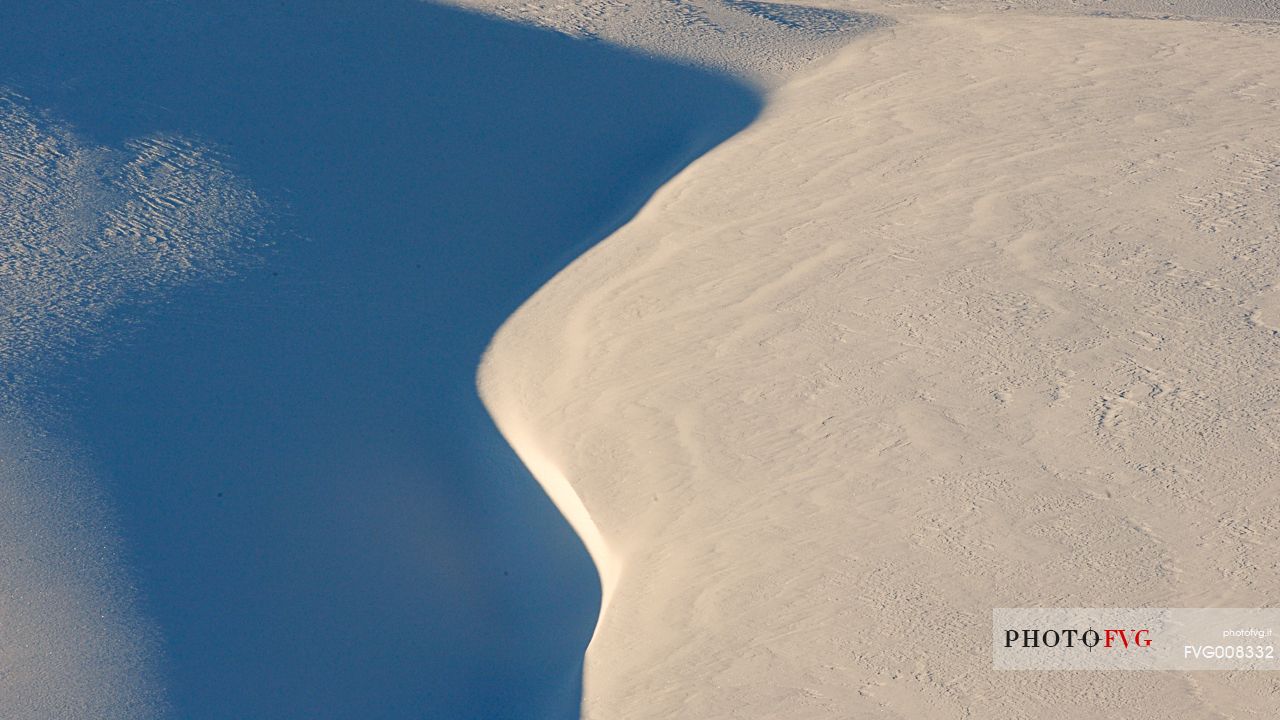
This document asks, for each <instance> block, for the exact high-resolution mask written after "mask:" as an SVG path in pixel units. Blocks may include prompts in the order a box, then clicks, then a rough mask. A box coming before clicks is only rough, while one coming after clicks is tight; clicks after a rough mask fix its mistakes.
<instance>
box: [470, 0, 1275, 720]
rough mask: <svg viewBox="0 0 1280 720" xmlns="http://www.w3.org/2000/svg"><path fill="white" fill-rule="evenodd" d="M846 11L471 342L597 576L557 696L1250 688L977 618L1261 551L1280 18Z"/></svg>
mask: <svg viewBox="0 0 1280 720" xmlns="http://www.w3.org/2000/svg"><path fill="white" fill-rule="evenodd" d="M875 11H876V13H877V14H879V15H882V16H883V15H887V16H890V17H892V18H893V19H894V24H893V25H892V27H884V28H881V29H879V30H877V31H876V32H874V33H872V34H870V35H868V36H865V37H861V38H858V39H854V40H853V41H852V42H850V43H849V45H848V46H847V47H846V48H845V49H844V50H842V51H841V52H840V53H839V54H838V55H837V56H836V57H835V58H834V59H831V60H829V61H827V62H825V63H823V64H822V65H821V66H820V67H816V68H814V69H811V70H809V71H807V72H802V73H801V74H799V75H798V76H796V77H795V78H794V79H793V80H791V81H790V82H788V83H785V84H783V86H782V87H780V88H779V89H778V90H776V91H775V92H774V93H773V94H772V95H771V96H770V98H769V103H768V105H767V108H766V110H765V113H764V115H763V116H762V117H761V119H760V120H759V121H757V122H756V123H755V124H754V125H753V126H752V127H750V128H749V129H747V130H746V131H744V132H743V133H741V134H739V135H738V136H736V137H735V138H733V139H732V140H730V141H729V142H727V143H725V144H724V145H723V146H721V147H719V148H717V149H716V150H714V151H713V152H712V153H710V154H709V155H707V156H705V157H703V158H702V159H700V160H698V161H697V162H696V163H694V164H693V165H692V166H691V167H690V168H689V169H688V170H686V171H685V172H684V173H682V174H681V175H680V176H679V177H678V178H676V179H675V180H674V181H672V182H671V183H669V184H667V185H666V186H664V187H663V188H662V190H661V191H659V192H658V193H657V195H656V196H655V197H654V199H653V200H652V201H651V202H650V203H649V205H648V206H647V207H646V208H645V209H644V210H643V211H642V212H641V213H640V215H639V216H638V217H637V218H636V219H635V220H634V221H632V222H631V223H630V224H628V225H627V226H626V227H625V228H623V229H622V230H621V231H619V232H618V233H616V234H614V235H613V236H611V237H610V238H608V239H607V240H605V241H604V242H603V243H601V244H600V245H598V246H597V247H595V248H593V249H592V250H591V251H589V252H588V253H586V254H585V255H584V257H582V258H581V259H579V260H578V261H577V262H575V263H574V264H573V265H571V266H570V267H569V268H568V269H567V270H565V271H564V272H562V273H561V274H560V275H559V276H557V277H556V278H555V279H554V280H553V281H552V282H551V283H549V284H548V285H546V286H545V287H544V288H543V289H542V290H540V291H539V293H538V294H537V295H536V296H535V297H534V298H533V299H532V300H531V301H530V302H529V303H528V304H526V305H525V306H524V307H523V308H522V309H521V310H520V312H518V313H517V314H516V315H515V316H514V317H513V318H512V319H511V320H510V321H509V322H508V323H507V324H506V326H504V328H503V330H502V331H501V332H500V333H499V335H498V337H497V339H496V340H495V342H494V344H493V346H492V348H491V349H490V352H489V354H488V355H487V357H486V362H485V365H484V366H483V368H482V391H483V395H484V397H485V399H486V403H487V404H488V406H489V407H490V409H491V411H492V412H493V413H494V415H495V417H496V418H497V420H498V422H499V425H500V427H501V428H502V429H503V430H504V432H505V433H506V434H507V436H508V437H509V438H510V439H511V440H512V442H513V443H514V444H515V446H516V448H517V450H518V451H519V452H520V453H521V455H522V456H528V457H531V458H536V461H537V462H536V463H531V465H530V467H532V468H534V470H535V472H536V473H538V474H539V475H540V476H548V485H549V488H551V490H552V492H553V494H555V493H560V494H564V493H565V487H566V486H568V487H571V488H572V489H573V490H574V491H576V492H575V494H576V496H577V499H576V502H578V503H580V504H581V507H582V508H583V515H585V516H586V517H588V518H589V520H590V524H589V526H588V531H587V533H586V535H587V536H588V537H590V538H591V539H592V543H591V544H592V546H593V549H594V550H595V553H596V555H597V557H598V561H599V562H600V563H601V564H602V567H603V570H602V574H603V576H604V577H605V579H606V582H608V583H609V584H610V586H609V587H607V588H606V595H607V597H608V598H609V603H608V605H607V607H606V609H605V612H604V615H603V617H602V621H601V625H600V627H599V629H598V630H597V633H596V635H595V638H594V640H593V643H592V646H591V648H590V650H589V651H588V655H587V658H588V662H587V666H586V691H585V705H584V707H585V712H584V716H585V717H590V718H598V719H605V718H670V717H698V718H731V717H732V718H745V717H760V718H764V717H771V718H776V717H786V718H845V717H902V718H921V717H981V718H1027V717H1050V716H1062V717H1125V718H1161V717H1261V716H1265V715H1267V714H1269V713H1271V712H1274V710H1275V708H1276V707H1277V704H1276V702H1277V701H1276V691H1277V690H1276V688H1277V686H1276V680H1275V679H1274V677H1272V675H1271V674H1270V673H1261V672H1259V673H1243V674H1234V675H1232V674H1225V673H1216V674H1215V673H1199V674H1195V673H1163V674H1149V673H1114V672H1113V673H1041V674H1031V673H999V672H995V671H993V670H992V664H991V657H990V652H991V651H990V622H991V609H992V608H993V607H1020V606H1066V607H1076V606H1087V607H1099V606H1101V607H1129V606H1155V607H1181V606H1190V607H1261V606H1266V605H1269V604H1271V603H1273V602H1274V599H1275V597H1276V593H1277V591H1280V581H1278V580H1277V575H1276V572H1275V571H1276V568H1277V567H1280V550H1277V546H1276V544H1275V542H1274V532H1275V529H1276V528H1277V527H1280V489H1278V488H1277V486H1276V474H1275V468H1276V466H1277V461H1278V460H1280V452H1278V451H1280V446H1278V445H1277V443H1276V437H1277V436H1278V434H1280V415H1277V413H1276V407H1277V403H1278V402H1280V394H1278V393H1280V390H1277V388H1278V387H1280V384H1278V383H1277V380H1280V373H1278V367H1277V358H1280V352H1278V351H1280V323H1278V322H1277V318H1280V314H1278V313H1277V307H1278V306H1280V303H1278V302H1277V297H1278V296H1280V295H1278V293H1277V289H1276V286H1277V281H1278V277H1280V274H1278V272H1277V270H1278V269H1280V244H1278V241H1280V237H1278V235H1280V194H1278V193H1277V190H1278V189H1280V65H1277V64H1276V63H1275V61H1274V59H1275V58H1276V57H1278V56H1280V26H1277V25H1274V24H1269V23H1260V22H1234V21H1231V22H1218V21H1213V22H1190V21H1167V20H1156V19H1115V18H1111V17H1079V16H1074V17H1073V16H1065V15H1058V16H1054V17H1049V16H1046V15H1043V14H1035V13H1027V12H1010V13H1003V14H999V15H997V14H957V13H953V12H937V11H934V10H931V9H918V8H914V7H911V8H907V7H902V8H898V9H896V10H895V9H892V8H876V9H875Z"/></svg>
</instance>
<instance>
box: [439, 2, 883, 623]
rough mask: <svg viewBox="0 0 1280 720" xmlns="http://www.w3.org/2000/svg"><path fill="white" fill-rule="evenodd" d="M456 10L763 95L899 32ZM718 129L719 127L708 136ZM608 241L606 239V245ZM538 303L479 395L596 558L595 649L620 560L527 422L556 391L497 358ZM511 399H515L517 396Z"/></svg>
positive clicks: (760, 10)
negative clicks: (712, 76) (646, 58)
mask: <svg viewBox="0 0 1280 720" xmlns="http://www.w3.org/2000/svg"><path fill="white" fill-rule="evenodd" d="M455 2H458V3H459V4H461V5H464V6H469V7H472V8H475V9H480V10H485V11H488V12H492V13H495V14H498V15H500V16H503V17H507V18H509V19H512V20H516V21H519V22H525V23H529V24H533V25H537V26H540V27H545V28H550V29H553V30H557V31H560V32H563V33H565V34H568V35H571V36H576V37H587V38H591V39H598V40H604V41H607V42H612V43H614V44H617V45H621V46H624V47H630V48H632V49H637V50H640V51H642V52H646V53H649V54H653V55H656V56H659V57H664V58H668V59H675V60H683V61H686V62H692V63H693V64H694V65H697V66H701V67H704V68H708V69H711V70H719V71H723V72H727V73H729V74H730V75H732V76H734V77H737V78H739V79H743V80H747V81H750V82H754V83H756V84H758V85H762V86H764V87H771V86H777V85H780V84H781V81H782V79H783V78H785V77H787V76H790V75H793V74H795V73H796V72H797V71H798V70H800V69H802V68H803V67H805V66H806V65H808V64H810V63H811V62H812V61H814V60H816V59H817V58H819V57H821V56H823V55H826V54H828V53H830V52H833V51H835V50H836V49H838V48H839V47H841V46H842V45H844V44H846V43H847V42H849V41H850V40H851V39H852V38H853V37H854V36H856V35H861V34H863V33H866V32H869V31H871V30H874V29H878V28H881V27H886V26H888V25H891V24H892V21H891V20H890V19H889V18H887V17H883V16H877V15H872V14H868V13H853V12H844V11H838V10H828V9H821V8H811V7H806V6H801V5H791V4H784V3H769V2H759V1H755V0H642V1H640V2H625V0H604V1H603V2H596V3H587V4H582V3H576V4H571V5H564V4H555V5H539V4H535V3H524V4H522V5H520V6H518V7H517V6H514V5H508V4H504V3H503V1H502V0H455ZM753 124H754V123H753ZM748 127H750V125H748ZM745 129H746V128H735V130H736V132H735V130H724V131H723V132H721V134H720V135H718V136H716V140H717V141H716V142H712V143H708V144H707V149H706V150H705V151H704V152H703V153H701V154H699V155H697V156H694V157H690V158H686V159H685V161H684V162H683V163H682V167H683V170H681V172H680V173H674V174H673V175H672V177H669V178H667V181H666V182H665V183H664V184H663V185H662V186H659V187H658V188H656V189H654V190H653V191H652V192H651V193H650V195H649V198H648V202H650V203H651V202H653V201H654V197H656V196H657V195H659V194H661V193H662V192H663V190H664V188H666V187H669V186H670V185H671V184H672V183H673V182H674V181H675V179H676V178H677V177H679V176H680V175H681V174H682V173H685V172H688V171H689V169H690V167H691V166H692V165H693V164H695V163H696V161H697V159H698V158H699V157H702V156H705V155H706V154H707V153H709V152H711V150H713V149H714V147H715V146H717V145H719V144H720V143H722V142H724V141H726V140H728V139H729V138H730V137H732V136H733V135H735V134H737V132H741V131H743V130H745ZM714 130H716V128H711V129H709V131H714ZM722 130H723V129H722ZM620 230H621V228H619V229H618V230H615V232H618V231H620ZM607 240H608V237H606V238H604V239H602V240H601V241H600V242H601V243H604V242H606V241H607ZM544 287H546V286H545V285H544ZM537 298H538V294H537V293H535V294H534V296H533V297H531V298H530V299H528V300H526V302H525V303H524V305H522V306H521V307H520V308H519V309H517V311H516V312H514V313H512V315H511V316H510V317H509V318H508V319H507V321H506V322H505V323H504V324H503V326H502V327H501V328H499V330H498V331H497V332H496V333H495V334H494V337H493V338H492V339H491V340H490V344H489V347H488V349H487V350H486V352H485V354H484V357H483V358H482V360H481V363H480V367H479V369H478V388H479V392H480V395H481V400H482V401H483V403H484V405H485V407H486V408H487V409H488V411H489V414H490V416H491V417H492V418H493V420H494V423H495V424H496V425H497V427H498V430H499V431H500V432H501V433H502V435H503V437H504V438H505V439H506V441H507V442H508V444H510V445H511V447H512V449H513V450H514V451H515V452H516V455H517V456H518V457H519V458H520V460H521V462H522V463H523V464H524V465H525V467H526V468H527V469H528V470H529V472H530V474H532V475H533V477H534V478H535V479H536V480H537V481H538V483H539V485H541V486H542V488H543V490H544V491H545V492H546V494H547V496H548V497H549V498H550V499H551V501H552V502H553V503H554V504H555V506H556V508H557V509H558V510H559V511H560V513H561V514H562V515H563V516H564V518H565V520H566V521H567V522H568V523H569V524H570V526H571V527H572V528H573V529H574V531H575V532H576V533H577V534H578V537H579V538H580V539H581V541H582V543H583V545H584V546H585V547H586V549H587V552H588V553H589V554H590V555H591V558H592V560H593V562H594V564H595V566H596V570H597V573H598V575H599V579H600V587H601V601H600V613H599V618H598V620H597V623H596V627H595V631H594V633H593V636H592V638H593V641H594V639H595V637H596V636H597V635H598V634H599V633H600V629H601V627H603V624H604V623H603V621H604V618H605V616H606V613H607V612H608V609H609V606H610V602H611V600H612V597H613V595H614V592H615V590H616V588H617V586H618V582H619V580H620V578H621V576H622V571H623V567H622V556H623V553H619V552H617V551H615V549H613V548H611V547H610V545H609V543H608V542H607V540H606V538H605V535H604V533H603V532H602V531H601V530H600V528H599V527H598V526H597V525H596V522H595V520H594V518H593V517H592V515H591V513H590V511H589V510H588V508H587V506H586V504H585V503H584V502H583V501H582V498H581V497H580V496H579V495H578V492H577V490H575V488H574V486H573V482H572V481H571V480H570V478H569V477H567V476H566V475H565V473H564V472H563V471H562V469H561V465H560V464H559V463H558V462H557V461H556V459H555V454H554V451H553V449H552V448H551V447H549V446H548V445H547V444H545V443H544V442H543V441H542V438H540V437H539V436H538V431H537V428H538V427H539V426H540V423H539V422H537V421H535V420H533V419H531V416H530V413H531V412H532V411H533V408H535V407H538V406H539V405H541V403H539V402H535V401H533V399H531V398H530V397H528V396H527V394H526V392H525V391H526V390H527V389H528V388H531V387H535V386H539V385H541V386H542V390H543V391H544V392H548V394H551V393H550V391H549V390H548V388H547V387H546V386H547V385H549V384H552V383H549V382H542V381H540V380H538V379H533V378H528V377H516V375H519V374H522V372H523V368H520V367H519V365H518V363H515V362H512V361H510V360H505V361H504V360H496V359H495V358H497V357H499V356H501V357H504V358H506V357H513V356H514V355H516V354H518V352H516V351H504V350H503V348H505V347H507V346H508V344H509V343H510V344H513V345H514V344H518V343H521V342H530V341H531V340H530V338H527V337H525V338H519V339H515V338H514V337H513V335H518V334H519V333H520V329H516V328H515V327H514V326H513V321H514V320H515V319H516V318H518V317H521V316H522V315H525V314H526V313H529V312H533V311H531V310H530V309H529V308H530V307H531V306H532V305H535V304H536V302H537ZM500 376H501V377H500ZM544 380H545V379H544ZM513 390H515V391H516V393H517V394H516V395H512V394H511V393H512V391H513ZM561 412H567V410H562V411H561Z"/></svg>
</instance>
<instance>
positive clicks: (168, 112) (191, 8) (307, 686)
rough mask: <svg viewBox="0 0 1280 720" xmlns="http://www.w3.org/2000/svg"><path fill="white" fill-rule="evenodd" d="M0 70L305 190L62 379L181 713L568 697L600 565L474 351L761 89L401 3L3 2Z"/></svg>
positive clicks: (472, 709) (43, 96) (491, 711)
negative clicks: (565, 515) (509, 432)
mask: <svg viewBox="0 0 1280 720" xmlns="http://www.w3.org/2000/svg"><path fill="white" fill-rule="evenodd" d="M0 83H2V84H7V85H10V86H12V87H14V88H16V89H17V90H18V91H19V92H22V93H23V94H25V95H26V96H27V97H29V98H31V101H32V103H33V104H34V105H35V106H38V107H44V108H48V109H49V110H50V111H51V112H53V113H55V114H56V116H58V117H60V118H65V119H67V120H68V121H69V122H70V123H71V124H72V126H73V127H74V129H75V130H76V131H77V132H78V133H80V134H81V135H82V136H84V137H86V138H88V139H91V140H93V141H95V142H98V143H101V144H105V145H109V146H120V145H122V144H123V143H124V142H125V141H127V140H128V139H130V138H135V137H140V136H144V135H148V134H151V133H155V132H162V133H173V134H178V135H183V136H187V137H196V138H199V139H201V140H203V141H207V142H210V143H212V144H214V145H215V146H217V147H219V148H221V149H222V150H223V151H224V152H225V153H226V154H227V156H228V161H227V162H228V164H229V165H230V166H231V167H232V168H233V169H234V170H235V171H236V172H237V173H238V174H239V175H240V176H241V177H242V178H244V179H246V180H247V182H248V183H250V184H251V185H252V186H253V188H254V189H255V191H257V192H258V193H259V194H260V195H261V196H263V197H264V198H266V199H267V200H268V201H272V202H274V204H275V206H276V207H277V208H283V213H282V217H279V218H277V219H276V221H275V222H274V223H273V224H272V225H271V227H272V228H273V229H272V230H271V231H270V233H269V234H270V237H266V238H264V241H269V242H271V243H272V244H273V245H274V248H273V249H272V250H270V251H268V252H265V253H264V255H265V258H266V260H265V262H264V263H263V264H262V266H260V267H256V268H254V269H252V270H250V271H247V272H246V273H245V274H244V275H242V276H241V277H238V278H235V279H233V280H230V281H227V282H221V283H216V284H210V285H205V286H197V287H193V288H187V289H185V290H181V291H179V292H177V293H176V294H174V295H173V296H172V297H170V298H169V300H168V301H167V302H166V303H164V304H163V305H161V306H157V307H153V308H150V309H149V310H148V312H146V314H145V321H144V322H142V323H141V324H140V325H138V327H136V328H134V329H132V330H130V331H129V332H128V333H124V334H120V337H119V340H118V341H117V342H114V343H109V344H107V345H106V350H105V351H104V352H103V353H101V354H99V355H98V356H96V357H93V358H81V359H80V360H78V361H76V362H73V363H71V364H70V365H68V366H67V367H64V368H62V369H61V370H60V371H59V376H58V377H57V378H54V379H53V381H51V387H52V388H54V389H53V390H51V391H50V393H51V395H52V396H53V397H55V398H56V401H57V402H58V403H59V408H60V410H61V412H63V413H65V414H66V416H67V417H69V418H70V423H69V427H68V428H67V429H66V430H67V432H69V433H71V434H72V437H73V439H74V440H76V441H77V442H79V443H81V444H82V445H83V446H84V447H85V448H86V449H87V450H88V452H89V453H90V460H91V461H92V462H93V463H94V464H95V465H96V467H97V468H98V470H99V471H100V473H101V475H102V476H103V478H105V482H107V483H108V485H109V490H110V494H111V497H112V499H113V501H114V503H115V506H116V509H117V510H118V512H119V515H120V521H121V524H122V528H123V531H124V534H125V538H126V541H127V542H128V544H129V547H130V551H131V553H132V560H133V563H134V565H135V566H136V568H137V570H138V577H139V578H140V581H141V583H142V592H143V594H144V596H145V598H146V609H147V610H148V611H149V612H150V613H151V614H152V615H153V616H154V617H155V619H156V620H157V621H158V622H159V624H160V626H161V628H162V630H163V632H164V635H165V642H166V646H165V650H166V655H167V665H166V667H165V668H164V672H165V678H166V680H167V682H168V686H169V698H170V702H171V704H172V707H171V708H170V710H169V713H168V715H169V716H170V717H172V718H175V719H180V720H201V719H205V718H223V719H228V720H230V719H235V720H269V719H288V720H296V719H301V718H308V719H318V718H353V719H356V718H358V719H359V720H376V719H379V718H543V717H548V718H574V717H577V714H578V713H577V709H578V702H579V694H580V677H581V658H582V651H583V649H584V647H585V645H586V642H587V640H588V638H589V637H590V634H591V631H592V628H593V624H594V621H595V615H596V612H597V609H598V603H599V588H598V581H597V579H596V577H595V571H594V568H593V567H592V566H591V564H590V560H589V558H588V557H587V555H586V553H585V552H584V550H583V549H582V547H581V545H580V543H579V542H578V540H577V538H576V537H575V536H574V535H573V534H572V531H571V530H570V529H569V528H568V526H567V525H566V524H565V523H564V521H563V520H562V519H561V518H560V517H559V515H558V514H557V513H556V511H555V509H554V508H553V506H552V505H551V504H550V502H549V501H548V500H547V499H546V498H545V497H544V496H543V494H542V492H541V490H540V489H539V488H538V486H537V485H536V483H535V482H534V480H533V479H532V478H531V477H529V476H528V474H527V473H526V472H525V471H524V469H523V468H522V466H520V464H519V463H518V461H517V460H516V458H515V456H514V455H513V453H512V452H511V451H510V449H509V448H508V447H507V446H506V445H505V443H504V442H503V441H502V438H501V437H500V436H499V435H498V433H497V432H496V430H495V429H494V428H493V426H492V423H491V422H490V420H489V419H488V417H487V415H486V414H485V412H484V409H483V407H482V406H481V404H480V402H479V400H478V398H477V395H476V391H475V387H474V376H475V370H476V365H477V363H478V361H479V358H480V354H481V352H482V350H483V348H484V347H485V345H486V343H487V342H488V340H489V338H490V337H491V335H492V333H493V332H494V331H495V330H496V329H497V327H498V326H499V325H500V324H501V323H502V321H503V320H504V319H505V318H506V317H507V316H508V315H509V314H510V313H511V312H513V311H514V310H515V309H516V307H517V306H518V305H519V304H520V303H521V302H522V301H523V300H524V298H526V297H527V296H528V295H529V294H530V293H531V292H532V291H533V290H534V289H536V288H537V287H538V285H540V284H541V283H542V282H544V281H545V280H546V279H548V278H549V277H550V276H551V275H552V274H553V273H554V272H555V271H556V270H558V269H559V268H560V267H562V266H563V265H564V264H565V263H566V262H567V261H568V260H570V259H572V257H574V256H575V255H576V254H577V253H578V252H580V251H581V250H583V249H584V248H586V247H587V246H588V245H590V243H592V242H594V241H596V240H598V239H600V238H601V237H603V236H604V235H605V234H607V233H608V232H609V231H610V230H611V229H613V228H615V227H616V226H617V225H618V224H619V223H620V222H622V221H623V220H625V219H626V218H627V216H628V215H629V214H631V213H633V212H634V211H635V210H636V209H637V207H638V205H639V203H641V202H642V201H643V200H644V198H645V197H646V196H647V194H648V193H650V192H651V191H652V190H653V189H655V188H656V187H657V186H658V185H659V184H660V183H661V182H662V181H664V180H665V179H666V178H668V177H669V176H670V175H671V174H672V173H673V172H674V171H675V170H676V169H678V168H679V167H680V166H681V165H682V164H683V163H685V162H687V161H688V160H689V159H691V158H692V157H693V156H695V155H696V154H698V153H700V152H703V151H705V150H706V149H708V148H709V147H711V146H712V145H714V144H715V143H717V142H719V141H720V140H722V139H723V138H725V137H727V136H728V135H729V134H731V133H733V132H735V131H736V130H738V129H740V128H741V127H743V126H744V125H745V124H746V123H747V122H749V121H750V119H751V118H752V117H753V116H754V114H755V113H756V112H757V110H758V106H759V99H758V98H757V97H756V96H755V95H754V94H753V93H752V92H751V91H750V90H749V89H747V88H746V87H744V86H742V85H740V84H737V83H735V82H732V81H730V80H728V79H726V78H723V77H719V76H715V75H712V74H709V73H706V72H702V71H698V70H694V69H691V68H687V67H681V66H677V65H673V64H668V63H663V62H658V61H655V60H652V59H646V58H641V57H639V56H636V55H633V54H629V53H625V52H622V51H620V50H617V49H612V48H609V47H606V46H603V45H600V44H595V43H586V42H581V41H575V40H570V39H567V38H564V37H561V36H559V35H555V34H552V33H549V32H543V31H537V30H533V29H528V28H522V27H516V26H512V25H509V24H504V23H501V22H497V21H494V20H490V19H486V18H482V17H479V16H476V15H471V14H467V13H463V12H460V11H456V10H452V9H445V8H441V7H437V6H432V5H428V4H423V3H418V2H412V1H405V0H379V1H376V2H375V1H368V2H331V1H317V0H312V1H310V2H270V3H266V2H250V1H248V0H235V1H234V2H231V1H227V2H219V1H213V0H184V1H178V0H169V1H165V0H151V1H148V0H135V1H132V2H121V1H116V0H84V1H83V2H57V1H41V2H6V3H0ZM128 314H129V313H128V312H127V311H126V312H124V313H122V315H123V316H127V315H128ZM134 314H135V315H136V314H137V313H136V311H135V312H134ZM120 326H122V323H118V324H117V326H116V327H117V328H119V327H120Z"/></svg>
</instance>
